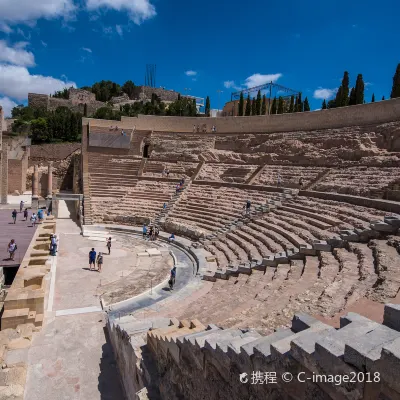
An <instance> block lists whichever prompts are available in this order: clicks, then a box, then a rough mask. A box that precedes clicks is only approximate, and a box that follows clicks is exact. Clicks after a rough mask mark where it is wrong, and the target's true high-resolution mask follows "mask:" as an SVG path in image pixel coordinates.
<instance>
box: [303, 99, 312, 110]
mask: <svg viewBox="0 0 400 400" xmlns="http://www.w3.org/2000/svg"><path fill="white" fill-rule="evenodd" d="M310 110H311V109H310V104H309V103H308V98H307V97H306V98H305V99H304V111H310Z"/></svg>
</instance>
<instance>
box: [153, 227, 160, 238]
mask: <svg viewBox="0 0 400 400" xmlns="http://www.w3.org/2000/svg"><path fill="white" fill-rule="evenodd" d="M159 234H160V229H159V227H158V226H156V227H155V229H154V235H155V238H156V239H157V238H158V235H159Z"/></svg>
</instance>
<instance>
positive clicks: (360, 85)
mask: <svg viewBox="0 0 400 400" xmlns="http://www.w3.org/2000/svg"><path fill="white" fill-rule="evenodd" d="M364 88H365V85H364V80H363V76H362V74H358V75H357V80H356V87H355V96H356V104H364Z"/></svg>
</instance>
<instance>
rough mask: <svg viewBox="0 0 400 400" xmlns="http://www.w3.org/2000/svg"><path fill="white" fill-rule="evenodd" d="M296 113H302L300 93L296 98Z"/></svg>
mask: <svg viewBox="0 0 400 400" xmlns="http://www.w3.org/2000/svg"><path fill="white" fill-rule="evenodd" d="M296 111H297V112H303V102H302V101H301V92H300V93H299V97H298V98H297V110H296Z"/></svg>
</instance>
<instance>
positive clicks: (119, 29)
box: [115, 25, 124, 36]
mask: <svg viewBox="0 0 400 400" xmlns="http://www.w3.org/2000/svg"><path fill="white" fill-rule="evenodd" d="M115 30H116V31H117V33H118V35H119V36H123V35H124V32H123V31H122V26H121V25H115Z"/></svg>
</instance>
